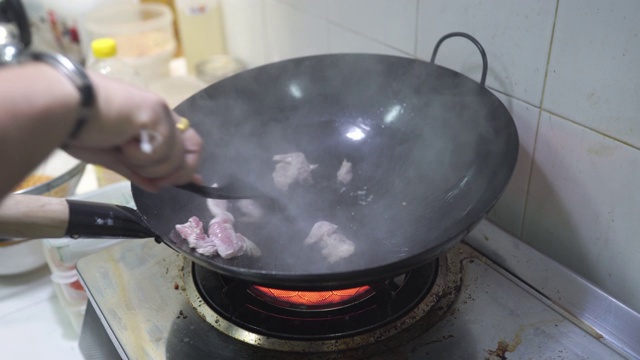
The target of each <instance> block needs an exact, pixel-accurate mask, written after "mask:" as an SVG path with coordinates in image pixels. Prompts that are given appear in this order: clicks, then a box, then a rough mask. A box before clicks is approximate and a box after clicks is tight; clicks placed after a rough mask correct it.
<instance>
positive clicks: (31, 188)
mask: <svg viewBox="0 0 640 360" xmlns="http://www.w3.org/2000/svg"><path fill="white" fill-rule="evenodd" d="M85 167H86V164H85V163H84V162H82V161H80V160H78V159H76V158H74V157H72V156H71V155H69V154H67V153H66V152H64V151H62V150H58V149H56V150H54V151H53V153H51V155H49V157H48V158H47V159H46V160H44V161H43V162H42V163H41V164H40V165H38V167H36V168H35V169H34V170H33V171H32V172H31V173H30V174H29V175H28V176H27V177H26V178H25V179H24V180H23V181H22V182H21V183H20V184H19V185H18V186H17V187H16V188H15V189H14V191H13V193H14V194H31V195H46V196H53V197H67V196H69V195H73V193H74V192H75V191H76V187H77V186H78V182H80V178H82V174H83V173H84V169H85Z"/></svg>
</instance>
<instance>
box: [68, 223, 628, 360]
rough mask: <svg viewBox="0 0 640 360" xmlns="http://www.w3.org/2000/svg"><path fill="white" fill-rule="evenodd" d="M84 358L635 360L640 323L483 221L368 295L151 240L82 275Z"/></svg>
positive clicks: (114, 251)
mask: <svg viewBox="0 0 640 360" xmlns="http://www.w3.org/2000/svg"><path fill="white" fill-rule="evenodd" d="M77 269H78V272H79V274H80V276H81V279H82V282H83V285H84V286H85V289H86V290H87V293H88V295H89V299H90V302H89V304H88V306H87V312H86V315H85V320H84V324H83V328H82V331H81V336H80V349H81V351H82V353H83V355H84V356H85V358H86V359H88V360H90V359H114V358H118V357H119V358H123V359H205V358H206V359H211V358H214V359H425V358H435V359H531V358H534V359H640V343H639V342H638V341H637V340H638V334H640V315H639V314H637V313H635V312H633V311H631V310H630V309H628V308H626V307H625V306H624V305H622V304H620V303H619V302H617V301H615V300H614V299H612V298H610V297H609V296H607V294H605V293H603V292H601V291H599V290H598V289H597V288H595V287H593V286H592V285H590V284H589V283H587V282H585V281H584V280H582V279H581V278H579V277H578V276H576V275H575V274H573V273H571V272H570V271H568V270H567V269H566V268H564V267H562V266H560V265H558V264H557V263H555V262H553V261H552V260H550V259H549V258H547V257H545V256H543V255H541V254H540V253H538V252H536V251H535V250H533V249H532V248H530V247H528V246H527V245H526V244H524V243H523V242H521V241H519V240H518V239H516V238H514V237H512V236H510V235H508V234H507V233H505V232H503V231H502V230H500V229H499V228H498V227H496V226H495V225H493V224H491V223H490V222H488V221H482V222H481V223H480V224H479V225H478V226H477V227H476V229H475V230H474V231H473V232H472V233H470V234H469V235H468V236H467V237H466V238H465V239H464V240H463V241H462V242H461V243H459V244H458V245H456V246H455V247H453V248H452V249H451V250H449V251H448V252H447V253H446V254H443V255H441V256H440V257H439V258H438V259H437V260H436V261H434V262H432V263H430V264H427V265H425V266H423V267H421V268H418V269H414V270H412V271H410V272H408V273H406V274H402V275H399V276H396V277H394V278H392V279H387V280H386V281H381V282H378V283H375V284H369V285H367V286H363V287H358V288H351V289H336V290H333V291H323V292H313V291H296V290H292V289H268V288H264V287H260V286H256V285H253V284H247V283H244V282H241V281H237V280H234V279H230V278H227V277H224V276H221V275H219V274H217V273H215V272H211V271H208V270H206V269H203V268H201V267H199V266H197V265H194V264H193V263H191V262H190V261H188V260H185V259H184V258H183V257H182V256H181V255H179V254H177V253H175V252H174V251H172V250H170V249H169V248H168V247H166V246H163V245H158V244H156V243H155V242H154V241H153V240H152V239H145V240H129V241H125V242H122V243H121V244H119V245H116V246H114V247H112V248H109V249H107V250H105V251H102V252H100V253H97V254H94V255H91V256H89V257H86V258H84V259H82V260H80V262H79V263H78V265H77Z"/></svg>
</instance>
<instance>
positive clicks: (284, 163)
mask: <svg viewBox="0 0 640 360" xmlns="http://www.w3.org/2000/svg"><path fill="white" fill-rule="evenodd" d="M273 160H274V161H277V162H278V164H276V168H275V171H274V172H273V183H274V184H275V186H276V187H278V188H279V189H282V190H284V191H286V190H287V189H289V186H290V185H291V184H293V183H294V182H298V183H300V184H307V185H308V184H312V183H313V178H311V171H312V170H313V169H315V168H317V167H318V165H312V164H310V163H309V162H308V161H307V159H306V158H305V156H304V154H303V153H301V152H294V153H290V154H279V155H275V156H274V157H273Z"/></svg>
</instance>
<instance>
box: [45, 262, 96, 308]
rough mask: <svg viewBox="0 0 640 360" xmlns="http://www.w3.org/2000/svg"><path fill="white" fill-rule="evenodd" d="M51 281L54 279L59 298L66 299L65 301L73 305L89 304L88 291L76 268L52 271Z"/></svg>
mask: <svg viewBox="0 0 640 360" xmlns="http://www.w3.org/2000/svg"><path fill="white" fill-rule="evenodd" d="M51 281H53V285H54V287H55V288H56V293H57V295H58V298H59V299H61V300H62V299H64V301H65V302H66V303H67V304H69V305H70V306H72V307H76V306H83V305H86V304H87V299H88V297H87V293H86V291H85V290H84V288H83V287H82V284H81V283H80V277H79V276H78V272H77V271H76V270H75V269H73V270H70V271H52V273H51Z"/></svg>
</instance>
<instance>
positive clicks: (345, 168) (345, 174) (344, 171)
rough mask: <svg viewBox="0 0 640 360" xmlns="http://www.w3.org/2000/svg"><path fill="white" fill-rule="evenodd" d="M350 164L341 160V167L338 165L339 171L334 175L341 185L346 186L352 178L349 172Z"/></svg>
mask: <svg viewBox="0 0 640 360" xmlns="http://www.w3.org/2000/svg"><path fill="white" fill-rule="evenodd" d="M351 167H352V166H351V163H350V162H348V161H347V159H344V160H342V165H340V169H339V170H338V173H337V174H336V176H337V178H338V182H341V183H343V184H348V183H349V182H350V181H351V179H352V178H353V172H352V171H351Z"/></svg>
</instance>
